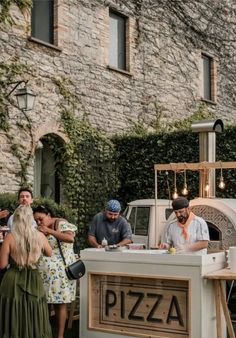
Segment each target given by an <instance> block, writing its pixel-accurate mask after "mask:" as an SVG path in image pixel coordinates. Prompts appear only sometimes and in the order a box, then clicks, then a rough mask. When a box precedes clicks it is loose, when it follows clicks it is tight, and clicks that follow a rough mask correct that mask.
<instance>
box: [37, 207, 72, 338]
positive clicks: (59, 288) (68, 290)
mask: <svg viewBox="0 0 236 338" xmlns="http://www.w3.org/2000/svg"><path fill="white" fill-rule="evenodd" d="M34 218H35V220H36V222H37V224H38V229H39V230H40V231H41V232H43V233H44V234H45V235H46V236H47V238H48V241H49V243H50V245H51V247H52V250H53V255H52V257H50V258H46V257H42V259H41V260H40V262H39V270H40V273H41V277H42V279H43V284H44V288H45V290H46V295H47V302H48V303H49V304H53V307H54V310H55V315H56V319H57V323H58V338H63V337H64V331H65V323H66V319H67V304H68V303H71V302H72V301H74V300H75V295H76V280H69V279H68V277H67V275H66V273H65V265H64V262H63V258H62V256H61V254H60V250H59V243H60V246H61V249H62V252H63V255H64V257H65V261H66V264H67V265H69V264H71V263H73V262H75V261H76V257H75V254H74V250H73V242H74V237H75V232H76V230H77V228H76V226H75V225H73V224H70V223H69V222H67V221H66V220H64V219H60V218H58V217H54V216H53V215H52V212H51V211H50V210H49V209H48V208H45V207H44V206H38V207H37V208H35V209H34Z"/></svg>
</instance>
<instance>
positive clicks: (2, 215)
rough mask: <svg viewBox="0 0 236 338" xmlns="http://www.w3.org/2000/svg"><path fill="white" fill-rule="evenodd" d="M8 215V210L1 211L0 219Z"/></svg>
mask: <svg viewBox="0 0 236 338" xmlns="http://www.w3.org/2000/svg"><path fill="white" fill-rule="evenodd" d="M8 215H9V211H8V210H1V211H0V218H5V217H7V216H8Z"/></svg>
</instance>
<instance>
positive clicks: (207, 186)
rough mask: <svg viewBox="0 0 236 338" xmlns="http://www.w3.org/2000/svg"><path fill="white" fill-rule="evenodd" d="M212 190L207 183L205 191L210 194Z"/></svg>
mask: <svg viewBox="0 0 236 338" xmlns="http://www.w3.org/2000/svg"><path fill="white" fill-rule="evenodd" d="M209 190H210V185H209V183H208V182H207V183H206V185H205V191H206V192H207V193H208V192H209Z"/></svg>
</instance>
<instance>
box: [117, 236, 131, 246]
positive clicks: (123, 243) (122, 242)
mask: <svg viewBox="0 0 236 338" xmlns="http://www.w3.org/2000/svg"><path fill="white" fill-rule="evenodd" d="M129 243H132V241H131V239H129V238H125V239H122V241H120V242H119V243H117V245H119V246H125V245H127V244H129Z"/></svg>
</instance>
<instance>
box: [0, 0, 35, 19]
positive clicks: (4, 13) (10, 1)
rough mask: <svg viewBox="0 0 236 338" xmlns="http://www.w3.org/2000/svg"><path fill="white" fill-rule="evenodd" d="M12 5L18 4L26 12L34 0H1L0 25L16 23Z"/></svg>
mask: <svg viewBox="0 0 236 338" xmlns="http://www.w3.org/2000/svg"><path fill="white" fill-rule="evenodd" d="M12 5H16V6H17V7H18V8H19V9H20V11H21V12H22V13H23V14H24V13H25V11H27V10H29V9H30V8H31V6H32V0H1V3H0V25H1V24H2V23H3V24H10V25H12V24H14V19H13V17H12V16H11V13H10V9H11V6H12Z"/></svg>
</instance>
